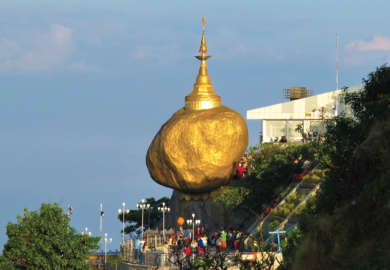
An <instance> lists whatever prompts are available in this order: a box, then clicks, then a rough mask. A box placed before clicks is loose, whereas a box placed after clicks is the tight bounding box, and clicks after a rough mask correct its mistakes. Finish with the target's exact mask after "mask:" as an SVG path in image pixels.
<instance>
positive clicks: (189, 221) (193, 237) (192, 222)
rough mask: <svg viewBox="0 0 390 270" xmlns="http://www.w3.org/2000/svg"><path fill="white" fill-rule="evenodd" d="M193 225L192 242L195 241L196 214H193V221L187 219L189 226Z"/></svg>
mask: <svg viewBox="0 0 390 270" xmlns="http://www.w3.org/2000/svg"><path fill="white" fill-rule="evenodd" d="M191 224H192V240H195V213H192V219H187V225H191Z"/></svg>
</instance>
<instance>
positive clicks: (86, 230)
mask: <svg viewBox="0 0 390 270" xmlns="http://www.w3.org/2000/svg"><path fill="white" fill-rule="evenodd" d="M81 235H88V236H91V235H92V232H89V231H88V227H85V228H84V231H82V232H81Z"/></svg>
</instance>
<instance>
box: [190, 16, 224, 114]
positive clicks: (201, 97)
mask: <svg viewBox="0 0 390 270" xmlns="http://www.w3.org/2000/svg"><path fill="white" fill-rule="evenodd" d="M205 26H206V20H205V17H204V16H203V17H202V39H201V42H200V48H199V52H200V55H198V56H195V57H196V58H197V59H199V61H200V67H199V73H198V76H197V78H196V82H195V84H194V88H193V90H192V92H191V93H190V94H189V95H188V96H186V98H185V108H186V109H192V110H204V109H212V108H216V107H219V106H221V105H222V103H221V97H220V96H219V95H218V94H217V93H215V92H214V88H213V85H212V84H211V80H210V76H209V74H208V72H207V64H206V60H207V59H209V58H210V57H211V56H209V55H206V53H207V44H206V37H205Z"/></svg>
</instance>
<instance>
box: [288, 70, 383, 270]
mask: <svg viewBox="0 0 390 270" xmlns="http://www.w3.org/2000/svg"><path fill="white" fill-rule="evenodd" d="M345 101H346V104H347V105H349V106H350V107H351V109H352V113H353V117H347V116H345V115H341V116H339V117H337V118H335V119H333V120H331V121H328V123H327V133H326V135H325V140H324V142H323V144H322V145H321V147H320V152H321V153H322V154H323V156H325V157H326V158H323V159H322V161H323V164H322V165H323V166H324V167H328V168H329V170H327V171H328V173H327V174H326V177H325V180H324V182H322V184H321V190H320V191H319V193H318V196H317V198H316V199H315V201H314V202H313V203H308V204H307V205H306V206H307V207H306V209H305V211H303V213H302V215H301V217H300V220H299V230H300V237H299V239H298V238H297V240H298V241H295V239H288V240H293V241H288V242H290V243H288V244H292V246H293V247H294V252H290V253H289V252H286V253H284V259H286V261H287V262H288V263H289V266H291V268H288V269H370V270H371V269H388V267H389V265H390V245H389V243H390V227H389V226H388V221H389V220H390V210H389V209H390V203H389V202H390V139H389V138H390V124H389V123H390V122H389V120H390V67H387V66H382V67H380V68H378V69H377V70H376V71H375V72H373V73H370V74H369V76H368V79H366V80H364V89H363V91H361V92H356V93H348V91H346V94H345ZM284 269H287V268H284Z"/></svg>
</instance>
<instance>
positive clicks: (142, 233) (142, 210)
mask: <svg viewBox="0 0 390 270" xmlns="http://www.w3.org/2000/svg"><path fill="white" fill-rule="evenodd" d="M149 207H150V204H148V203H146V202H145V199H143V200H142V201H141V203H137V208H138V209H141V216H142V218H141V230H142V231H141V239H142V240H143V239H144V210H145V209H149Z"/></svg>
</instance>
